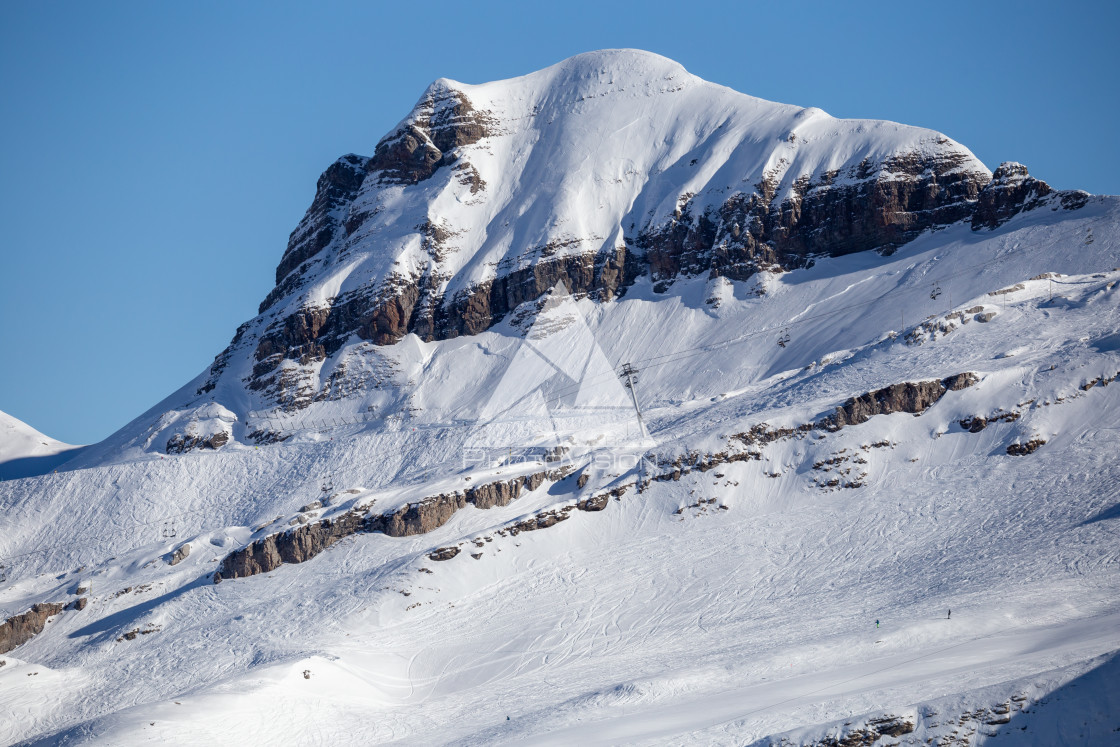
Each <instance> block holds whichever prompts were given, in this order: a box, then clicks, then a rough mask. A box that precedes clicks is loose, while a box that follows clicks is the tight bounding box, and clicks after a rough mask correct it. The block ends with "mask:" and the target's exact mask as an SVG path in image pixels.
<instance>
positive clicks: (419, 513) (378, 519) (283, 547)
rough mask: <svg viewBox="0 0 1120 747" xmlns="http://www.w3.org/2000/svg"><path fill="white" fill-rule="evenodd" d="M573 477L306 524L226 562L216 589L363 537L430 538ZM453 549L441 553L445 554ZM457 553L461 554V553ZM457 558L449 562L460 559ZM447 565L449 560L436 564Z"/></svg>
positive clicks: (525, 481)
mask: <svg viewBox="0 0 1120 747" xmlns="http://www.w3.org/2000/svg"><path fill="white" fill-rule="evenodd" d="M567 474H568V470H567V469H566V468H561V469H556V470H547V471H544V472H536V473H533V474H531V475H523V476H521V477H515V478H511V479H509V480H501V481H497V482H491V483H485V484H483V485H477V486H475V487H472V488H469V489H467V490H466V491H462V492H460V491H456V492H453V493H440V494H438V495H434V496H430V497H428V498H424V499H423V500H420V501H416V502H415V503H409V504H407V505H405V506H402V507H401V508H399V509H397V510H396V511H393V512H391V513H387V514H373V515H369V514H367V513H366V512H365V511H364V510H358V509H356V510H353V511H347V512H345V513H343V514H340V515H338V516H334V517H331V518H328V519H322V520H320V521H313V522H308V523H306V524H300V525H298V526H296V527H293V528H292V529H288V530H287V531H284V532H281V533H279V534H270V535H268V536H267V537H262V538H261V539H259V540H256V541H255V542H252V543H251V544H249V545H248V546H246V547H243V548H241V549H240V550H235V551H234V552H232V553H230V554H229V555H227V556H226V558H225V560H223V561H222V564H221V566H220V567H219V568H218V571H217V573H216V574H215V578H214V581H215V583H216V582H218V581H220V580H222V579H232V578H244V577H246V576H255V575H257V574H258V573H268V572H269V571H271V570H274V569H275V568H278V567H279V566H281V565H283V564H284V563H302V562H304V561H306V560H310V559H311V558H313V557H315V556H316V555H318V554H319V553H321V552H322V551H323V550H325V549H327V548H328V547H330V546H331V545H333V544H334V543H335V542H337V541H338V540H340V539H342V538H343V537H348V536H350V535H352V534H356V533H358V532H381V533H382V534H387V535H389V536H390V537H409V536H412V535H416V534H425V533H427V532H430V531H432V530H433V529H437V528H439V527H441V526H443V525H444V524H446V523H447V522H448V520H450V519H451V517H452V516H453V515H454V514H455V512H456V511H458V510H459V509H461V508H464V507H466V506H467V505H473V506H475V507H477V508H482V509H488V508H493V507H494V506H507V505H509V504H510V503H511V502H512V501H514V500H516V499H517V498H518V497H519V496H520V495H521V492H522V491H523V490H527V491H533V490H536V489H537V488H539V487H540V486H541V485H543V484H544V483H545V482H546V481H549V480H559V479H562V478H563V477H565V476H566V475H567ZM448 549H449V548H442V549H441V550H437V551H435V553H434V554H439V553H441V552H443V551H444V550H448ZM456 552H457V550H456ZM454 555H455V553H452V554H451V555H449V556H448V557H454ZM432 559H433V560H446V559H448V558H435V557H433V558H432Z"/></svg>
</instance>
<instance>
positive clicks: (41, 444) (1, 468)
mask: <svg viewBox="0 0 1120 747" xmlns="http://www.w3.org/2000/svg"><path fill="white" fill-rule="evenodd" d="M80 448H81V447H80V446H71V445H70V444H64V443H62V442H61V441H56V440H55V439H53V438H51V437H49V436H44V435H43V434H42V433H40V432H39V431H37V430H35V429H34V428H32V427H31V426H29V425H28V424H27V423H25V422H23V421H22V420H19V419H18V418H14V417H12V416H11V415H9V414H8V413H6V412H2V411H0V480H12V479H16V478H20V477H27V476H28V475H34V474H40V473H42V472H46V471H49V470H52V469H55V468H56V467H58V466H59V465H61V464H63V463H65V462H66V461H68V460H70V459H72V458H73V457H74V456H76V455H77V454H76V451H77V450H78V449H80Z"/></svg>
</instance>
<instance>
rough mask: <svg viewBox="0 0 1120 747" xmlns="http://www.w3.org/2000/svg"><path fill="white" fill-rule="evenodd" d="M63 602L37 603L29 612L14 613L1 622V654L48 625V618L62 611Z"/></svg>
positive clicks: (40, 631) (32, 636) (25, 640)
mask: <svg viewBox="0 0 1120 747" xmlns="http://www.w3.org/2000/svg"><path fill="white" fill-rule="evenodd" d="M65 606H66V605H64V604H63V603H62V602H55V603H50V604H45V603H44V604H36V605H34V606H33V607H32V608H31V609H29V610H28V611H27V612H24V613H22V614H19V615H13V616H12V617H9V618H8V619H7V620H5V621H4V622H3V624H0V654H6V653H8V652H9V651H11V650H12V649H14V648H15V647H17V646H22V645H23V644H25V643H27V642H28V641H30V640H31V639H32V638H34V637H35V636H37V635H39V633H42V632H43V628H44V627H46V625H47V619H48V618H51V617H53V616H55V615H57V614H58V613H60V612H62V610H63V608H64V607H65Z"/></svg>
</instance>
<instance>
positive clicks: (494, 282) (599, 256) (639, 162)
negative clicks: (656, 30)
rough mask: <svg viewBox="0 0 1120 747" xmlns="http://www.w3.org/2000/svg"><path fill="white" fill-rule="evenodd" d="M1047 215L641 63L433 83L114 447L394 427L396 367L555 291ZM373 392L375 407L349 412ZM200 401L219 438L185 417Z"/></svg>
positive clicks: (1078, 201)
mask: <svg viewBox="0 0 1120 747" xmlns="http://www.w3.org/2000/svg"><path fill="white" fill-rule="evenodd" d="M1001 173H1002V172H1001ZM1008 173H1009V174H1010V172H1008ZM1055 199H1056V197H1055V196H1054V195H1051V190H1050V189H1049V187H1047V186H1046V185H1045V183H1044V182H1040V181H1038V180H1035V179H1033V178H1031V177H1029V175H1027V174H1026V169H1025V168H1019V167H1016V169H1015V171H1014V178H1011V176H1008V177H1006V178H1003V177H1001V178H1000V179H999V180H997V181H995V182H993V181H992V175H991V173H990V172H989V171H988V169H987V168H986V167H985V166H984V165H983V164H982V163H981V162H980V161H979V160H978V159H977V158H976V157H975V156H974V155H973V154H972V153H971V152H970V151H969V150H968V149H967V148H965V147H964V146H962V145H960V144H958V143H956V142H954V141H952V140H951V139H949V138H947V137H945V136H943V135H941V134H939V133H937V132H934V131H931V130H926V129H923V128H920V127H911V126H906V125H901V124H897V123H893V122H885V121H876V120H856V119H836V118H834V117H831V116H829V115H828V114H827V113H825V112H823V111H821V110H820V109H817V108H814V107H809V108H803V107H799V106H791V105H787V104H780V103H775V102H770V101H765V100H762V99H758V98H755V97H752V96H749V95H746V94H743V93H739V92H736V91H734V90H732V89H729V88H727V87H724V86H720V85H716V84H713V83H709V82H707V81H704V80H702V79H700V78H698V77H697V76H694V75H692V74H690V73H688V72H687V71H686V70H685V69H684V68H683V67H682V66H681V65H679V64H678V63H676V62H674V61H672V60H669V59H667V58H664V57H661V56H659V55H656V54H651V53H648V52H642V51H637V50H625V49H624V50H602V51H597V52H589V53H586V54H581V55H577V56H575V57H572V58H569V59H567V60H564V61H562V62H559V63H557V64H555V65H552V66H550V67H548V68H545V69H543V70H539V71H536V72H533V73H529V74H527V75H523V76H520V77H516V78H510V79H507V80H500V81H494V82H489V83H481V84H466V83H460V82H457V81H454V80H451V79H447V78H441V79H439V80H437V81H435V82H434V83H432V84H431V85H430V86H429V87H428V88H427V89H426V91H425V92H424V93H423V95H422V96H421V97H420V99H419V101H418V102H417V104H416V105H415V106H414V107H413V109H412V110H411V111H410V112H409V113H408V115H407V116H406V117H405V118H404V119H402V120H401V122H400V123H399V124H398V125H397V126H396V127H395V128H393V130H391V131H390V132H389V133H387V134H386V135H385V136H384V137H383V138H381V140H380V141H378V143H377V145H376V146H375V148H374V149H373V153H372V155H369V156H362V155H355V154H350V155H347V156H344V157H342V158H340V159H339V160H338V161H336V162H335V163H334V164H333V165H331V166H330V167H329V168H328V169H327V170H326V171H325V172H324V173H323V175H322V176H321V177H320V179H319V183H318V186H317V190H316V196H315V199H314V201H313V202H312V205H311V207H310V208H309V209H308V211H307V214H306V215H305V216H304V219H303V220H302V221H301V222H300V224H299V225H298V226H297V228H296V229H295V231H293V232H292V235H291V238H290V240H289V243H288V247H287V250H286V251H285V252H284V255H283V258H282V259H281V262H280V264H279V266H278V267H277V271H276V277H277V285H276V287H275V288H274V289H273V291H272V292H271V293H269V295H268V297H267V298H266V299H265V300H264V302H263V303H262V304H261V306H260V312H261V313H260V315H259V316H258V317H256V318H255V319H253V320H250V321H249V322H247V323H245V324H244V325H242V327H241V328H239V330H238V332H237V334H236V335H235V337H234V339H233V341H232V342H231V344H230V347H229V348H228V349H227V350H226V351H224V352H223V353H222V354H221V355H219V356H218V358H217V359H216V360H215V363H214V365H213V366H212V367H211V369H210V371H208V372H207V373H206V375H205V379H204V380H203V381H202V382H201V383H200V384H199V383H194V384H192V385H191V386H190V387H189V388H187V389H185V390H184V395H185V396H182V397H179V396H177V397H176V401H175V402H174V404H172V405H171V406H170V407H166V406H163V409H162V411H161V412H159V413H157V418H156V420H158V423H160V425H157V426H154V428H155V430H154V432H153V433H147V434H146V435H144V436H143V438H140V437H139V436H134V437H133V438H132V440H131V442H133V443H142V444H145V448H149V449H156V450H159V451H165V450H167V449H172V448H174V449H178V448H180V447H182V446H183V445H188V446H189V445H191V444H215V443H216V444H219V445H224V444H226V443H238V442H241V441H242V440H243V439H245V438H246V437H248V436H249V434H257V435H256V436H254V437H253V438H254V439H255V438H265V439H270V438H272V437H273V436H271V435H268V434H267V433H266V431H267V429H266V430H259V429H257V428H255V427H254V425H253V424H252V421H253V420H254V418H259V417H261V415H262V414H264V413H292V412H295V411H301V410H304V409H306V408H308V407H311V406H313V405H315V403H317V402H323V401H335V400H339V399H341V400H344V401H346V403H347V404H345V405H344V406H343V407H344V409H345V410H347V417H350V418H354V417H357V416H358V413H357V412H355V411H354V409H355V408H356V409H357V410H360V411H362V412H368V410H369V408H371V407H372V408H373V409H374V410H376V411H377V412H378V413H381V414H382V415H388V414H394V413H399V412H415V411H416V410H417V407H418V405H417V404H416V395H417V393H416V392H415V391H411V392H408V393H406V392H405V390H406V389H407V388H408V387H404V388H402V387H400V386H399V385H400V384H403V383H407V382H413V381H414V379H413V374H410V373H405V372H408V371H416V370H421V369H422V368H423V367H425V366H427V365H428V363H427V362H426V360H425V359H424V355H419V356H418V355H414V354H413V353H412V352H409V351H411V350H412V348H411V347H408V348H400V347H398V343H400V342H401V341H402V340H404V339H407V338H408V337H410V336H415V338H416V339H417V340H418V341H423V342H425V343H432V342H438V341H443V340H451V339H455V338H459V337H469V336H474V335H478V334H480V333H482V332H485V331H486V330H489V329H492V328H495V327H499V326H501V325H503V324H507V323H508V324H510V325H511V326H512V327H513V328H516V329H519V330H522V331H524V330H525V329H527V328H528V324H529V323H531V318H532V316H533V315H534V314H536V313H538V312H539V309H538V308H537V307H536V306H535V305H536V304H537V303H538V300H539V299H541V298H543V297H545V296H546V295H547V293H548V292H549V291H550V289H552V288H553V287H555V286H556V285H557V284H558V283H562V284H563V286H564V287H566V288H567V289H569V291H570V292H571V293H572V294H573V295H574V296H575V297H576V298H579V299H589V300H590V301H591V302H594V303H598V304H611V303H615V302H617V301H618V299H620V298H623V297H625V296H626V295H627V294H629V293H631V292H632V290H633V289H634V288H636V287H640V286H642V285H644V284H647V283H648V284H649V286H650V287H651V289H652V291H653V293H654V294H655V296H656V297H665V298H666V299H668V298H671V297H672V296H673V295H674V294H675V293H676V292H677V291H675V290H674V288H679V287H683V286H681V285H680V283H681V282H682V281H685V280H688V279H691V278H705V279H707V281H709V282H711V283H712V284H713V287H712V290H711V291H710V294H709V296H710V298H713V299H714V298H718V297H720V296H721V294H722V293H723V292H724V291H723V290H721V289H723V288H727V287H730V286H729V285H726V284H727V283H736V282H748V283H755V284H761V285H756V287H764V286H765V283H766V278H767V277H770V276H773V275H775V274H779V273H782V272H788V271H791V270H797V269H801V268H806V267H809V266H811V265H812V264H813V263H814V262H816V261H818V259H819V258H821V257H839V256H843V255H847V254H851V253H856V252H863V251H871V250H873V251H877V252H879V253H880V254H889V253H891V252H893V251H895V250H896V249H897V248H898V247H900V246H902V245H904V244H906V243H907V242H909V241H912V240H913V239H915V238H916V237H918V236H919V235H921V234H922V233H923V232H925V231H929V230H933V229H941V228H944V227H947V226H951V225H954V224H966V225H970V226H971V228H973V229H975V230H981V229H984V228H991V227H995V226H998V225H1001V224H1002V223H1005V222H1006V221H1007V220H1008V219H1010V218H1011V217H1012V216H1014V215H1016V214H1017V213H1019V212H1021V211H1022V210H1024V209H1027V208H1032V209H1033V208H1039V207H1041V206H1043V205H1049V204H1051V203H1052V202H1053V201H1054V200H1055ZM1055 204H1057V205H1058V207H1061V208H1069V209H1072V208H1076V207H1078V206H1080V205H1083V204H1084V197H1076V198H1072V197H1069V196H1068V195H1067V196H1065V197H1062V198H1061V200H1059V202H1057V203H1055ZM518 320H521V321H518ZM525 320H528V321H525ZM523 322H524V323H523ZM425 355H427V354H425ZM417 367H420V368H417ZM359 372H360V373H359ZM373 372H379V373H373ZM390 372H392V373H390ZM373 380H377V381H382V382H388V381H392V382H394V383H395V386H393V387H386V388H384V389H382V390H380V391H375V392H370V391H369V389H368V382H370V381H373ZM371 398H372V400H376V403H375V402H373V401H371ZM211 399H214V400H216V401H217V402H219V403H220V404H221V405H222V406H223V407H225V408H227V410H226V412H227V413H228V416H227V417H226V418H225V419H224V420H220V422H219V420H216V419H214V418H210V417H203V416H202V415H201V414H200V413H201V410H200V408H202V407H204V406H205V405H206V403H208V402H209V401H210V400H211ZM467 399H469V397H467ZM445 404H446V403H445ZM428 407H429V408H430V407H431V405H430V404H429V405H428ZM440 407H441V408H443V407H444V405H441V406H440ZM436 409H439V408H436ZM452 409H454V408H452ZM431 415H432V416H433V417H437V416H450V415H451V410H446V409H443V410H441V412H440V413H439V415H437V413H436V412H435V411H434V410H432V411H431ZM234 424H236V425H234ZM152 427H153V426H148V428H152ZM243 430H244V432H242V431H243ZM154 434H159V435H158V436H157V435H154ZM215 439H216V440H215ZM250 440H253V439H250Z"/></svg>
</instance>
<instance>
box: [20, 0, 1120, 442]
mask: <svg viewBox="0 0 1120 747" xmlns="http://www.w3.org/2000/svg"><path fill="white" fill-rule="evenodd" d="M530 5H532V4H530V3H524V2H516V3H476V2H461V1H460V2H452V3H443V2H423V3H374V2H368V3H344V2H315V3H299V4H296V3H287V2H261V3H250V2H236V3H227V2H190V3H186V2H180V3H153V2H136V3H124V2H118V3H88V2H50V3H45V2H30V1H27V2H19V1H17V0H12V1H11V2H6V3H3V4H2V5H0V107H2V114H3V116H2V117H0V225H2V228H3V230H2V233H0V351H2V353H0V355H2V356H3V357H2V359H0V410H4V411H7V412H9V413H11V414H13V415H15V416H16V417H18V418H21V419H23V420H25V421H27V422H29V423H30V424H31V425H33V426H35V427H37V428H39V429H40V430H42V431H44V432H45V433H47V434H48V435H51V436H54V437H56V438H59V439H62V440H65V441H69V442H71V443H89V442H93V441H98V440H100V439H102V438H104V437H105V436H107V435H108V434H109V433H111V432H112V431H114V430H116V429H117V428H119V427H120V426H122V425H123V424H124V423H126V422H127V421H129V420H130V419H132V418H133V417H135V416H136V415H138V414H140V413H141V412H142V411H143V410H145V409H147V408H148V407H150V406H152V405H154V404H155V403H156V402H158V401H159V400H160V399H162V398H163V397H165V396H166V395H167V394H169V393H171V392H172V391H174V390H175V389H177V388H178V387H179V386H181V385H182V384H184V383H185V382H186V381H188V380H189V379H190V378H192V377H193V376H195V375H196V374H197V373H199V372H200V371H202V370H203V369H204V368H205V367H206V366H208V365H209V363H210V361H211V360H212V359H213V357H214V355H216V354H217V353H219V352H220V351H221V350H222V349H223V348H224V347H225V345H226V344H227V343H228V342H229V339H230V337H231V336H232V335H233V332H234V329H235V328H236V327H237V325H238V324H240V323H241V322H243V321H245V320H246V319H249V318H251V317H252V316H253V315H254V314H255V313H256V308H257V305H258V303H259V302H260V301H261V299H263V298H264V296H265V294H266V293H267V292H268V291H269V289H270V288H271V287H272V284H273V271H274V269H275V266H276V263H277V261H278V260H279V259H280V255H281V254H282V253H283V251H284V246H285V243H286V241H287V237H288V233H289V232H290V231H291V229H292V228H293V227H294V226H295V225H296V223H297V222H298V221H299V219H300V217H301V216H302V214H303V211H304V210H305V209H306V208H307V205H308V204H309V203H310V200H311V198H312V196H313V194H314V189H315V180H316V178H317V177H318V175H319V173H320V172H321V171H322V170H323V169H324V168H325V167H326V166H327V165H329V164H330V163H331V161H333V160H334V159H335V158H336V157H338V156H340V155H342V154H344V153H349V152H355V153H362V154H370V153H371V152H372V150H373V147H374V145H375V144H376V143H377V141H378V140H379V139H380V137H381V136H382V135H383V134H384V133H385V132H386V131H387V130H388V129H389V128H390V127H392V126H393V125H394V124H395V123H396V122H397V121H398V120H399V119H400V118H401V117H403V116H404V115H405V114H406V113H407V112H408V110H409V109H410V108H411V106H412V104H413V103H414V102H415V101H416V99H417V98H418V97H419V96H420V94H421V93H422V92H423V90H424V88H425V86H426V85H427V84H428V83H429V82H430V81H432V80H434V79H435V78H438V77H449V78H454V79H457V80H462V81H465V82H468V83H478V82H483V81H487V80H494V79H498V78H507V77H511V76H515V75H520V74H523V73H527V72H530V71H533V70H536V69H539V68H541V67H545V66H547V65H550V64H552V63H554V62H558V61H559V60H561V59H564V58H565V57H569V56H571V55H573V54H577V53H579V52H585V51H588V50H592V49H600V48H605V47H637V48H641V49H648V50H650V51H653V52H657V53H659V54H663V55H665V56H667V57H671V58H673V59H675V60H677V61H678V62H680V63H682V64H683V65H684V66H685V67H686V68H688V69H689V70H690V71H691V72H693V73H696V74H697V75H700V76H701V77H703V78H706V79H708V80H711V81H714V82H717V83H721V84H724V85H727V86H730V87H732V88H735V89H737V90H740V91H743V92H746V93H750V94H752V95H755V96H760V97H763V98H767V99H772V100H776V101H782V102H786V103H792V104H800V105H803V106H818V107H820V108H822V109H824V110H825V111H827V112H829V113H830V114H832V115H834V116H839V117H869V118H878V119H891V120H896V121H900V122H905V123H908V124H914V125H921V126H924V127H930V128H933V129H936V130H940V131H942V132H944V133H946V134H948V135H949V136H950V137H953V138H954V139H956V140H958V141H960V142H962V143H964V144H965V145H967V146H968V147H970V148H971V149H972V150H973V152H975V153H976V154H977V155H978V156H979V157H980V158H981V159H982V160H983V161H984V162H985V163H986V164H987V165H988V166H989V167H991V168H994V167H995V166H996V165H998V164H999V163H1000V162H1001V161H1004V160H1017V161H1022V162H1023V163H1026V164H1027V165H1028V166H1029V167H1030V169H1031V172H1032V173H1033V174H1034V175H1036V176H1038V177H1040V178H1042V179H1045V180H1047V181H1049V182H1050V183H1051V184H1052V185H1053V186H1055V187H1058V188H1082V189H1087V190H1089V191H1091V192H1098V193H1112V194H1115V193H1117V192H1120V174H1118V173H1117V166H1118V165H1120V164H1118V161H1120V159H1118V155H1120V153H1118V144H1117V141H1118V138H1117V135H1116V121H1117V108H1118V106H1120V104H1118V98H1120V97H1118V95H1117V94H1118V86H1117V83H1116V77H1117V75H1118V74H1120V64H1118V63H1120V53H1118V51H1117V48H1118V46H1120V45H1117V43H1116V38H1115V37H1116V29H1117V28H1118V22H1120V13H1118V11H1117V10H1116V5H1115V4H1113V3H1106V2H1079V1H1077V0H1072V1H1071V0H1067V1H1066V2H1045V3H1039V2H1030V1H1029V0H1027V1H1021V2H976V1H975V0H973V2H938V3H899V2H864V3H860V2H852V3H840V2H827V3H815V2H798V3H789V2H777V1H776V0H775V1H774V2H768V3H750V2H728V3H704V2H676V3H672V4H669V3H654V2H642V3H610V2H605V1H602V0H600V1H599V2H575V1H569V2H561V3H546V4H544V7H540V8H531V7H529V6H530Z"/></svg>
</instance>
